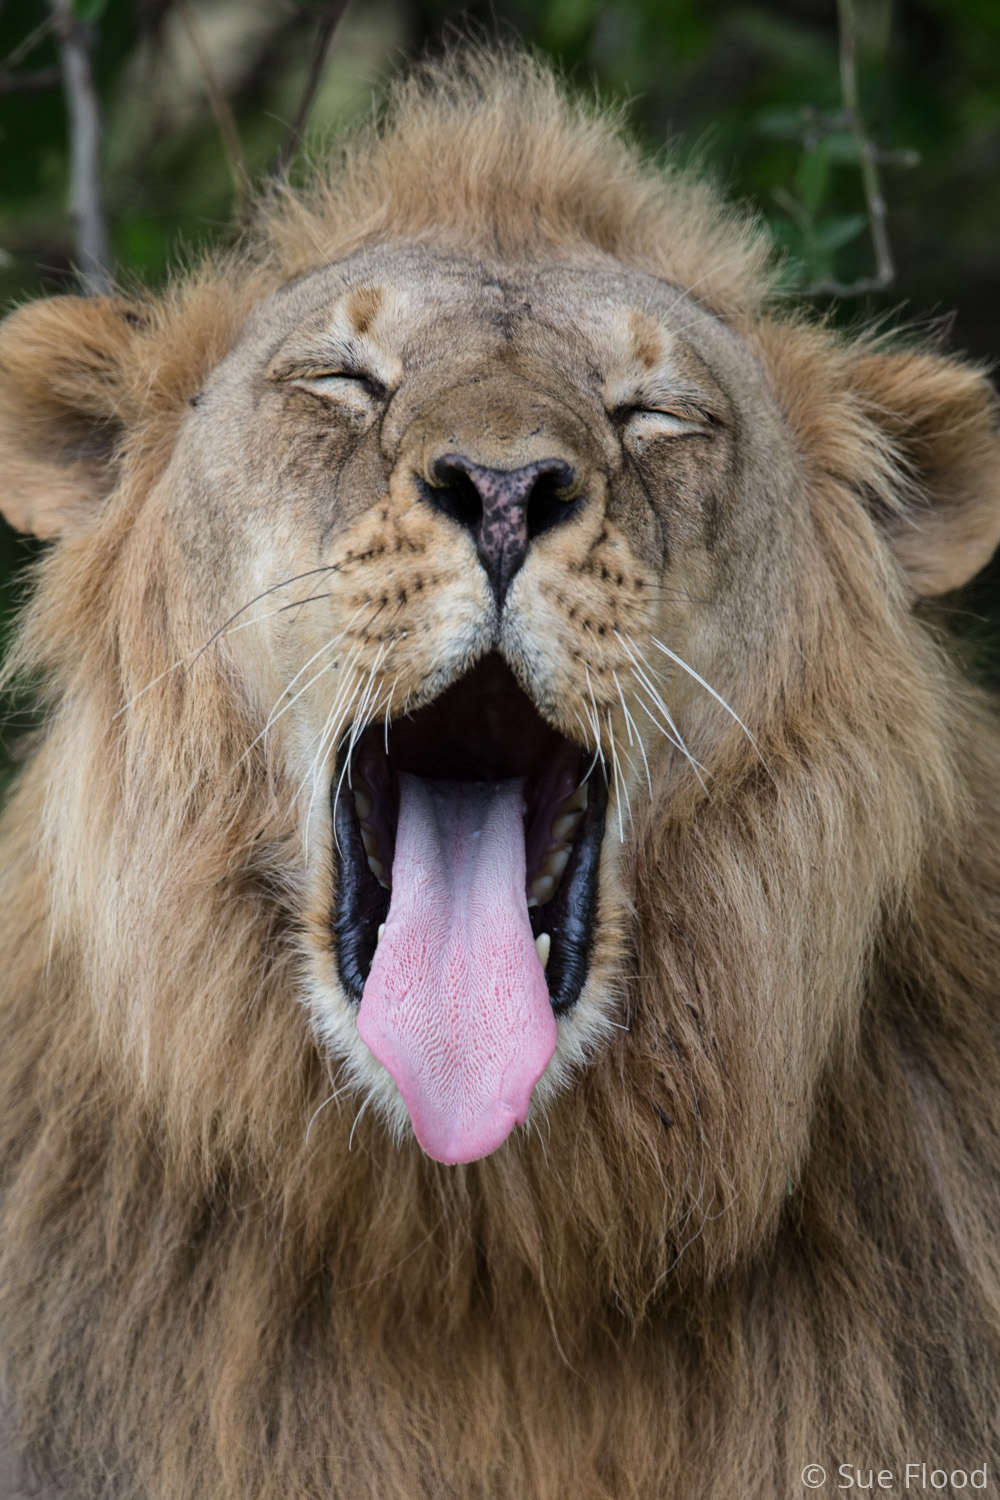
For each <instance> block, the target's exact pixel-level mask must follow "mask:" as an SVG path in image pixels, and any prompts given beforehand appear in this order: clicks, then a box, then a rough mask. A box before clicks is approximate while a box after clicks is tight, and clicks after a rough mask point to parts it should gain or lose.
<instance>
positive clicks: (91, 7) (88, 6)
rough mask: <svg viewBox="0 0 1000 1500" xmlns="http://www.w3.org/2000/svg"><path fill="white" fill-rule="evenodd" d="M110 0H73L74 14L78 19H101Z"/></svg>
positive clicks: (91, 21)
mask: <svg viewBox="0 0 1000 1500" xmlns="http://www.w3.org/2000/svg"><path fill="white" fill-rule="evenodd" d="M107 3H108V0H73V14H74V16H76V19H77V20H78V21H89V22H90V23H91V24H92V23H93V22H94V21H99V20H100V19H101V16H102V15H103V14H104V11H105V9H106V7H107Z"/></svg>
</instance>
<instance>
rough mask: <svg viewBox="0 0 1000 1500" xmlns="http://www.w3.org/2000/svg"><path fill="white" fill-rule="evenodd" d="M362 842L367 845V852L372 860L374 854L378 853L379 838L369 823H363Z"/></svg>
mask: <svg viewBox="0 0 1000 1500" xmlns="http://www.w3.org/2000/svg"><path fill="white" fill-rule="evenodd" d="M361 842H362V843H363V844H364V846H365V853H366V854H367V856H368V859H369V862H370V861H371V858H372V856H373V855H377V854H378V839H377V838H376V837H375V830H374V828H372V827H371V825H370V824H368V823H362V824H361Z"/></svg>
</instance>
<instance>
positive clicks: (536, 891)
mask: <svg viewBox="0 0 1000 1500" xmlns="http://www.w3.org/2000/svg"><path fill="white" fill-rule="evenodd" d="M555 888H556V880H555V876H554V875H539V876H538V877H537V878H536V879H535V880H533V881H532V882H531V894H532V895H533V896H536V897H537V898H538V904H539V906H544V905H545V903H546V901H549V900H551V897H552V892H553V891H554V890H555Z"/></svg>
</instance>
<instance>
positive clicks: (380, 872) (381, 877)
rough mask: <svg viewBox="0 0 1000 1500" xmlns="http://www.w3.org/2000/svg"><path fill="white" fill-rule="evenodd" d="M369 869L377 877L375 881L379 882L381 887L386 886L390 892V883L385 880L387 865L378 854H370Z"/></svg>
mask: <svg viewBox="0 0 1000 1500" xmlns="http://www.w3.org/2000/svg"><path fill="white" fill-rule="evenodd" d="M368 868H369V870H371V872H372V874H373V875H374V876H375V879H376V880H377V881H378V883H379V885H384V886H385V888H386V890H388V889H389V882H388V881H387V880H386V878H385V865H384V864H383V863H382V861H381V860H380V859H379V858H378V856H377V855H376V854H369V856H368Z"/></svg>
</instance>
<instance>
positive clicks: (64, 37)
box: [50, 0, 111, 297]
mask: <svg viewBox="0 0 1000 1500" xmlns="http://www.w3.org/2000/svg"><path fill="white" fill-rule="evenodd" d="M50 5H51V9H52V20H53V25H54V29H55V32H56V35H57V36H58V38H59V51H60V54H61V57H62V75H63V83H64V86H65V89H66V108H67V111H68V114H69V137H70V140H69V144H70V211H71V213H72V215H73V221H74V223H75V225H76V247H77V254H78V256H79V268H78V269H79V274H80V279H81V281H82V282H83V284H84V287H85V288H86V290H87V292H88V294H89V295H90V296H92V297H94V296H106V295H107V294H108V292H110V290H111V278H110V276H109V275H108V264H109V260H108V237H107V232H106V229H105V225H104V209H103V206H102V203H101V178H100V149H101V115H100V109H99V107H98V103H97V95H96V93H95V92H94V80H93V78H92V76H91V71H90V54H91V51H92V49H93V42H94V37H93V32H92V30H91V28H90V27H89V26H88V25H86V23H85V22H83V21H80V20H78V19H77V17H76V16H74V15H73V11H72V0H50Z"/></svg>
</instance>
